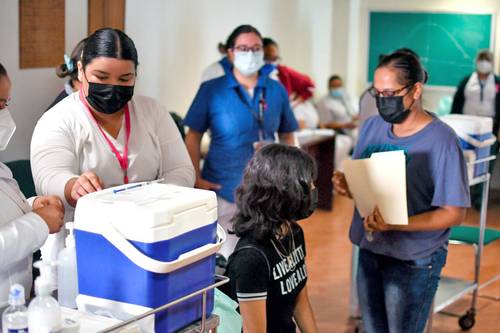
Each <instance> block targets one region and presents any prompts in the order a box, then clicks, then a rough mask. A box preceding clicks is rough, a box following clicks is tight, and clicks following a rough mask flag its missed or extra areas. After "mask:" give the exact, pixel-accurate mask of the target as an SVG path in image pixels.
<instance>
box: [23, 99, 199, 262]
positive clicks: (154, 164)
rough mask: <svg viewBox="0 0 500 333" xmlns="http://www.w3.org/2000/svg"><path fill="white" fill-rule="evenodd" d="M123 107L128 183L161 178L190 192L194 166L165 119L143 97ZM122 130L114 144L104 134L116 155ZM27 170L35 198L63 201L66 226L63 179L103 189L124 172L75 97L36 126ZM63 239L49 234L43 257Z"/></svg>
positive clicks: (52, 256)
mask: <svg viewBox="0 0 500 333" xmlns="http://www.w3.org/2000/svg"><path fill="white" fill-rule="evenodd" d="M128 105H129V110H130V126H131V133H130V140H129V152H128V158H129V168H128V178H129V182H131V183H132V182H140V181H149V180H155V179H161V178H164V179H165V182H166V183H169V184H175V185H180V186H187V187H192V186H193V185H194V181H195V172H194V168H193V164H192V162H191V159H190V157H189V155H188V152H187V149H186V146H185V144H184V142H183V141H182V137H181V135H180V133H179V130H178V129H177V126H176V125H175V123H174V121H173V119H172V117H171V116H170V114H169V113H168V112H167V111H166V110H165V108H163V107H161V106H160V105H159V104H158V103H157V102H156V101H155V100H153V99H151V98H148V97H145V96H134V97H133V98H132V100H131V101H130V102H129V104H128ZM123 123H125V122H123ZM124 127H125V124H123V125H122V128H121V130H120V133H119V134H118V137H117V138H116V139H114V138H113V137H112V136H110V135H108V138H109V139H110V140H111V142H113V144H114V145H115V147H116V148H117V149H118V150H119V152H120V154H123V150H124V147H125V129H124ZM31 168H32V171H33V179H34V182H35V187H36V191H37V193H38V194H41V195H58V196H60V197H61V198H62V199H63V202H64V203H65V207H66V213H65V217H64V219H65V221H72V220H73V214H74V208H73V207H71V206H69V205H68V203H67V202H66V200H65V197H64V187H65V185H66V183H67V182H68V180H70V179H72V178H74V177H78V176H79V175H81V174H82V173H83V172H86V171H93V172H95V173H96V174H97V175H98V176H99V177H100V178H101V179H102V181H103V182H104V187H105V188H107V187H111V186H115V185H121V184H123V176H124V173H123V170H122V169H121V168H120V165H119V163H118V161H117V158H116V156H115V154H114V153H113V152H112V150H111V149H110V147H109V145H108V143H107V142H106V140H105V138H104V137H103V136H102V134H101V132H100V130H99V128H98V126H97V124H96V123H95V121H94V120H93V119H92V118H91V116H90V114H89V112H88V110H87V109H86V108H85V106H84V104H83V103H82V102H81V101H80V98H79V94H78V92H76V93H73V94H72V95H69V96H68V97H66V98H65V99H63V100H62V101H61V102H59V103H58V104H56V105H55V106H54V107H53V108H51V109H50V110H48V111H47V112H46V113H45V114H44V115H43V116H42V118H40V120H39V121H38V123H37V125H36V127H35V130H34V132H33V137H32V140H31ZM64 238H65V230H61V231H60V232H59V233H57V234H55V235H51V236H50V237H49V238H48V240H47V242H46V244H45V245H44V246H43V247H42V249H41V250H42V258H43V259H44V260H56V259H57V255H58V253H59V252H60V250H62V248H63V247H64Z"/></svg>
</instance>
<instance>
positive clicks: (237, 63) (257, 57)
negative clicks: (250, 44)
mask: <svg viewBox="0 0 500 333" xmlns="http://www.w3.org/2000/svg"><path fill="white" fill-rule="evenodd" d="M262 66H264V52H263V51H258V52H252V51H248V52H243V51H236V52H234V67H236V69H237V70H238V71H239V72H240V73H241V74H242V75H244V76H251V75H253V74H255V73H257V72H258V71H259V69H261V67H262Z"/></svg>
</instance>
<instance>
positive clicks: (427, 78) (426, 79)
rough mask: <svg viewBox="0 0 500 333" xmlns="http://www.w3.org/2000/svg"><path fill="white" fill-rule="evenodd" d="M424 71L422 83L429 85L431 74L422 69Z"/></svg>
mask: <svg viewBox="0 0 500 333" xmlns="http://www.w3.org/2000/svg"><path fill="white" fill-rule="evenodd" d="M422 71H423V74H424V77H423V81H422V83H424V84H425V83H427V81H429V73H428V72H427V71H426V70H425V69H422Z"/></svg>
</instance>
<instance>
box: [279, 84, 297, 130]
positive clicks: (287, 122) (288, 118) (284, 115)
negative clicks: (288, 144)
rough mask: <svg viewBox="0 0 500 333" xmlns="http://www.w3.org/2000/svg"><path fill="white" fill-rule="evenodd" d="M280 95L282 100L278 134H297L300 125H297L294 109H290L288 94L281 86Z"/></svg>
mask: <svg viewBox="0 0 500 333" xmlns="http://www.w3.org/2000/svg"><path fill="white" fill-rule="evenodd" d="M278 93H279V96H280V98H281V100H282V103H281V116H280V126H279V127H278V133H290V132H295V131H296V130H297V129H298V128H299V124H298V123H297V119H295V116H294V114H293V111H292V108H291V107H290V102H289V101H288V94H287V93H286V90H285V88H283V86H281V84H280V85H279V86H278Z"/></svg>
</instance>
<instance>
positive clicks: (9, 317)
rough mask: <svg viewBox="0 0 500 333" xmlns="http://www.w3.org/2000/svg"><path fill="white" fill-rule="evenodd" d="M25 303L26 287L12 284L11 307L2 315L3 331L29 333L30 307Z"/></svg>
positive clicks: (5, 332) (6, 332)
mask: <svg viewBox="0 0 500 333" xmlns="http://www.w3.org/2000/svg"><path fill="white" fill-rule="evenodd" d="M24 304H25V299H24V287H23V286H21V285H20V284H14V285H12V286H11V287H10V293H9V307H8V308H7V309H5V311H4V312H3V315H2V332H3V333H28V309H27V308H26V306H25V305H24Z"/></svg>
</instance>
